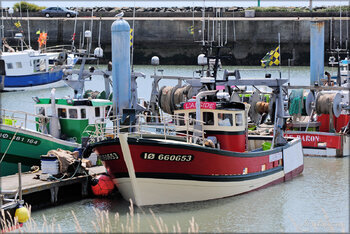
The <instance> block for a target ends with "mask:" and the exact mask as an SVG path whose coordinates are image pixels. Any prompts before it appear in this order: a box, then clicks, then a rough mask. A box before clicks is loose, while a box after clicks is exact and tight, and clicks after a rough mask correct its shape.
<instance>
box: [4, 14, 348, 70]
mask: <svg viewBox="0 0 350 234" xmlns="http://www.w3.org/2000/svg"><path fill="white" fill-rule="evenodd" d="M92 19H93V27H92V35H93V36H92V51H93V49H94V48H96V47H97V43H98V37H99V36H98V35H99V25H100V22H101V37H100V38H101V45H102V48H103V50H104V57H105V58H104V62H107V61H109V60H110V59H111V25H112V23H113V22H114V20H116V18H114V17H103V18H102V17H101V18H97V17H95V18H92ZM124 19H126V20H127V21H128V22H129V24H130V25H131V27H132V25H133V19H132V17H125V18H124ZM17 20H19V18H17V17H16V18H7V19H5V20H4V28H5V37H6V38H7V41H8V43H9V44H10V45H11V46H14V45H18V41H17V40H15V39H12V38H11V37H13V36H14V34H15V33H16V32H18V31H19V30H23V32H24V35H25V37H26V38H28V36H27V32H28V30H27V28H28V27H27V23H28V21H27V20H26V19H25V18H23V19H22V20H21V21H20V22H21V28H19V29H18V28H17V27H16V26H15V25H14V23H15V22H17ZM311 20H323V21H324V22H325V49H326V50H328V49H329V48H330V42H332V44H333V48H335V47H336V46H337V45H338V44H339V41H340V40H339V39H340V34H342V48H345V46H346V40H347V38H349V35H348V34H349V28H348V27H349V25H350V22H349V17H343V18H342V19H341V24H340V18H339V17H319V18H314V17H312V18H311V17H284V18H283V17H255V18H245V17H235V18H233V17H224V18H222V20H221V28H222V29H223V30H222V33H223V34H224V35H226V34H227V45H228V46H231V47H232V46H233V49H232V50H229V51H228V52H229V53H231V54H232V59H231V60H230V61H228V62H226V64H231V65H260V59H261V58H262V57H263V56H264V55H265V54H266V53H267V52H268V51H270V50H273V49H275V48H276V47H277V45H278V33H280V42H281V58H282V64H283V65H286V64H287V63H288V59H292V58H294V65H306V66H307V65H309V62H310V61H309V60H310V48H309V47H310V46H309V45H310V21H311ZM74 23H75V20H74V19H68V18H43V17H31V18H30V20H29V26H30V38H31V45H32V47H33V48H34V49H35V48H37V47H38V43H37V39H38V35H37V34H36V32H37V31H38V30H40V31H45V32H47V33H48V41H47V45H48V46H54V45H62V44H71V43H72V35H73V33H74ZM213 24H217V22H213V21H210V26H209V35H210V38H212V34H213V33H212V32H213V31H212V29H213ZM90 25H91V18H88V17H78V18H77V27H76V37H75V38H76V39H75V45H76V46H77V47H79V44H80V43H79V42H81V38H82V35H83V28H85V30H87V29H90ZM134 25H135V26H134V32H135V36H134V38H133V41H134V63H135V64H150V60H151V57H152V56H154V55H156V56H159V57H160V62H161V64H177V65H179V64H196V63H197V56H198V54H199V53H201V46H200V43H199V42H198V41H200V40H201V38H202V35H201V29H202V18H201V17H195V18H192V17H161V18H160V17H137V18H135V20H134ZM226 25H227V27H226ZM340 25H342V27H341V30H340ZM192 26H194V27H193V34H191V27H192ZM216 28H218V26H216ZM226 32H227V33H226ZM331 32H332V35H333V40H331ZM216 33H217V31H215V32H214V34H216ZM207 36H208V30H205V38H207ZM224 37H225V39H224V41H225V40H226V36H224ZM26 41H27V39H26ZM347 44H348V47H349V41H347ZM86 45H87V43H86V41H85V46H84V47H86ZM325 60H328V56H325ZM224 63H225V62H224Z"/></svg>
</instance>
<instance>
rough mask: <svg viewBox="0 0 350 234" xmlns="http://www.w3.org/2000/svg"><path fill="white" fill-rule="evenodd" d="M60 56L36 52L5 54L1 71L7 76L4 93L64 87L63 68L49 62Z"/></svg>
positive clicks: (2, 57)
mask: <svg viewBox="0 0 350 234" xmlns="http://www.w3.org/2000/svg"><path fill="white" fill-rule="evenodd" d="M55 55H56V56H57V55H58V54H46V53H40V52H39V51H35V50H24V51H19V52H4V53H2V54H1V61H0V65H1V66H2V67H1V68H0V69H1V70H2V71H4V73H5V76H4V80H3V82H2V84H3V90H4V91H15V90H29V89H30V90H33V89H44V88H52V87H60V86H64V85H65V83H64V82H63V81H62V78H63V72H62V68H61V67H58V66H52V65H50V64H49V60H50V59H52V57H53V56H55Z"/></svg>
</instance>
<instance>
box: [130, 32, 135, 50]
mask: <svg viewBox="0 0 350 234" xmlns="http://www.w3.org/2000/svg"><path fill="white" fill-rule="evenodd" d="M133 44H134V33H133V29H132V28H130V47H132V45H133Z"/></svg>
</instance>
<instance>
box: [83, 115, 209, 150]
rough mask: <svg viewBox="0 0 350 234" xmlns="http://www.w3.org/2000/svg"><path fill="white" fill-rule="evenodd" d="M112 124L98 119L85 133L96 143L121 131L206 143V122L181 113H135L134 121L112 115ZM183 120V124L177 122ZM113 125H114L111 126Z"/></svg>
mask: <svg viewBox="0 0 350 234" xmlns="http://www.w3.org/2000/svg"><path fill="white" fill-rule="evenodd" d="M110 120H111V122H112V124H106V121H105V120H96V121H95V127H94V129H93V130H89V129H85V130H84V132H83V134H84V135H88V136H89V142H90V143H94V142H98V141H101V140H105V139H114V138H116V137H118V134H120V133H129V134H134V135H135V134H136V135H138V136H139V137H140V138H143V137H145V136H146V135H149V134H152V135H158V136H159V137H161V138H163V139H164V140H170V139H174V137H179V138H182V140H184V141H186V142H187V143H195V144H202V145H204V143H205V141H206V139H205V132H204V131H203V125H204V122H203V121H200V120H196V119H193V118H188V117H184V116H179V115H163V116H150V115H146V114H139V115H135V120H134V121H128V123H126V122H125V121H124V123H123V124H122V122H123V120H124V119H123V118H122V116H111V117H110ZM176 122H177V123H179V122H181V123H182V124H181V126H179V125H178V124H177V123H176ZM110 125H112V126H110Z"/></svg>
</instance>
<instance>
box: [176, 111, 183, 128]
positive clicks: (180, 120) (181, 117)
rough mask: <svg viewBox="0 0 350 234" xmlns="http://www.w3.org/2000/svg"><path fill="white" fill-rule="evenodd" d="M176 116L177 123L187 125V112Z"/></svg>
mask: <svg viewBox="0 0 350 234" xmlns="http://www.w3.org/2000/svg"><path fill="white" fill-rule="evenodd" d="M176 118H177V124H178V125H179V126H184V125H185V114H184V113H181V114H178V115H176Z"/></svg>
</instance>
